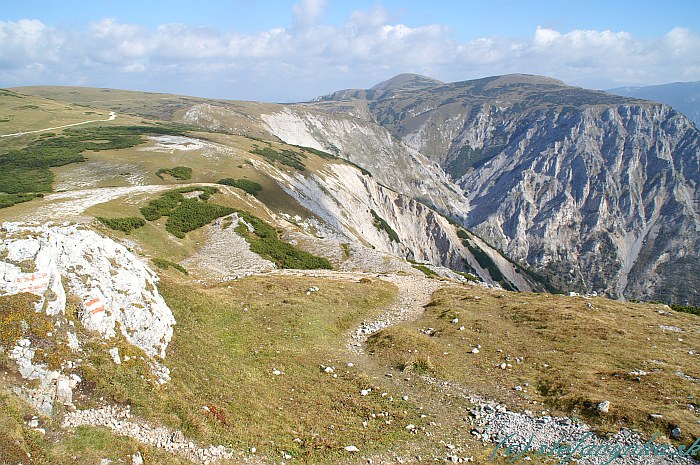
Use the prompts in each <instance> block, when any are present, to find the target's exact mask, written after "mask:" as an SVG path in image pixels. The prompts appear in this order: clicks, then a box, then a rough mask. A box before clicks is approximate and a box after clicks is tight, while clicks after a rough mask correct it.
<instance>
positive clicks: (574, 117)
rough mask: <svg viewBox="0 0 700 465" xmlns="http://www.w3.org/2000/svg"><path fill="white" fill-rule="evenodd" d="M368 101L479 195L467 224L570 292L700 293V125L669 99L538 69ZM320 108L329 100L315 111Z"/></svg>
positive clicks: (420, 85) (342, 100) (371, 96)
mask: <svg viewBox="0 0 700 465" xmlns="http://www.w3.org/2000/svg"><path fill="white" fill-rule="evenodd" d="M377 89H380V90H381V91H380V92H379V91H372V90H369V91H343V92H339V93H336V94H333V95H331V96H327V97H323V98H321V99H319V101H320V102H322V103H323V105H324V106H323V107H322V108H326V109H327V108H328V107H329V106H331V107H332V105H333V102H336V103H337V104H338V105H341V104H342V105H347V104H348V101H351V100H353V99H363V100H365V101H366V102H367V107H368V109H369V111H370V113H371V114H372V117H373V119H374V120H375V121H376V122H377V123H379V124H380V125H382V126H383V127H385V128H387V129H388V130H389V131H391V132H392V134H393V135H395V136H396V137H398V138H400V139H401V141H402V142H403V143H404V144H406V145H407V146H409V147H411V148H413V149H415V150H417V151H419V152H421V153H422V154H423V155H425V156H427V157H429V158H430V159H431V160H433V161H434V162H437V163H439V164H440V166H441V167H442V168H443V170H444V171H445V172H446V173H448V174H449V175H450V177H451V178H452V179H453V180H454V181H455V182H456V183H457V184H458V185H459V187H460V190H461V191H462V192H463V193H464V195H465V196H466V198H467V199H468V201H469V204H468V205H467V206H466V210H465V211H466V212H467V219H466V221H465V222H464V224H465V225H466V226H468V227H470V228H473V229H474V231H476V232H477V233H479V234H480V235H481V236H482V237H483V238H484V239H486V240H487V241H489V242H491V243H492V244H494V245H496V246H497V247H498V248H500V249H502V250H503V251H505V252H506V254H507V255H509V256H511V257H512V258H515V259H517V260H522V261H526V262H527V263H529V264H530V265H532V266H533V267H535V268H537V269H539V270H542V271H544V272H547V273H548V274H549V275H550V276H551V277H552V278H553V279H555V280H556V281H557V282H558V284H559V285H560V286H561V287H563V288H570V289H574V290H580V291H598V292H605V293H606V294H608V295H610V296H614V297H618V298H627V299H632V298H642V299H663V300H666V301H674V302H680V303H695V304H697V303H699V302H700V267H699V266H698V265H697V263H698V258H700V257H699V255H700V244H699V243H698V237H699V235H700V220H699V217H700V206H699V204H700V192H699V191H698V183H700V172H699V170H698V164H699V158H700V133H698V131H697V129H696V128H695V127H694V126H693V124H692V123H691V122H690V121H688V120H687V119H686V118H685V117H684V116H683V115H681V114H679V113H677V112H676V111H675V110H673V109H672V108H670V107H668V106H664V105H659V104H652V103H650V102H645V101H641V100H635V99H630V98H624V97H617V96H612V95H609V94H605V93H603V92H596V91H588V90H584V89H579V88H573V87H569V86H566V85H564V84H563V83H561V82H559V81H555V80H552V79H548V78H541V77H536V76H523V75H513V76H501V77H493V78H485V79H480V80H477V81H466V82H460V83H453V84H443V83H440V82H438V81H433V80H426V79H421V78H420V77H415V78H413V79H412V78H410V76H408V77H407V76H404V77H403V78H402V79H400V80H398V81H396V82H393V83H392V81H388V82H387V83H385V85H380V86H377ZM319 108H321V107H319Z"/></svg>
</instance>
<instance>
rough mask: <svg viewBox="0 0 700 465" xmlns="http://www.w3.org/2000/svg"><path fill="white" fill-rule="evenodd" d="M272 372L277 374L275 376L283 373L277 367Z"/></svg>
mask: <svg viewBox="0 0 700 465" xmlns="http://www.w3.org/2000/svg"><path fill="white" fill-rule="evenodd" d="M272 374H273V375H275V376H279V375H281V374H282V372H281V371H279V370H278V369H277V368H275V369H273V370H272Z"/></svg>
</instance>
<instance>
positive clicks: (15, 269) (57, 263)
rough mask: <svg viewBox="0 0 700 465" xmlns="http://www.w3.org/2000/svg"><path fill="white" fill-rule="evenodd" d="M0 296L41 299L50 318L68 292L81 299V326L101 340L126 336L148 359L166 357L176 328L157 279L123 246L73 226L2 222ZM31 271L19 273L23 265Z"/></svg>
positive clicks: (61, 306) (59, 311)
mask: <svg viewBox="0 0 700 465" xmlns="http://www.w3.org/2000/svg"><path fill="white" fill-rule="evenodd" d="M3 229H4V230H5V231H6V233H5V234H4V236H5V237H4V238H3V239H2V245H1V248H0V252H3V251H5V252H6V253H5V255H6V257H5V258H3V259H2V260H0V292H2V293H6V294H16V293H19V292H31V293H34V294H36V295H38V296H40V297H41V298H42V300H41V301H40V302H38V303H37V309H41V308H44V305H46V313H47V314H49V315H57V314H62V313H64V311H65V305H66V292H65V290H64V289H63V285H62V282H61V278H62V277H63V278H65V279H66V280H67V284H68V288H69V291H70V292H71V293H72V294H74V295H77V296H78V297H80V298H81V299H82V301H83V304H82V309H81V310H82V311H81V314H80V318H81V321H82V323H83V325H84V326H85V327H86V328H88V329H91V330H95V331H98V332H99V333H100V334H102V335H103V336H104V337H105V338H111V337H114V336H115V335H116V326H117V323H119V326H120V328H121V332H122V333H123V335H124V337H125V338H126V339H127V340H128V341H129V342H130V343H132V344H134V345H136V346H138V347H140V348H141V349H143V350H144V351H145V352H146V353H147V354H148V355H150V356H152V357H153V356H159V357H165V349H166V347H167V345H168V343H169V342H170V339H171V337H172V333H173V330H172V326H173V325H174V324H175V318H174V317H173V314H172V312H171V311H170V308H168V306H167V304H166V303H165V301H164V300H163V298H162V297H161V296H160V294H159V293H158V290H157V288H156V283H157V281H158V277H157V276H156V274H155V273H154V272H153V271H151V270H150V269H149V268H148V267H147V266H146V265H145V264H144V263H143V262H142V261H141V260H139V259H138V258H137V257H136V256H134V255H133V254H132V253H131V252H129V251H128V250H127V249H126V247H124V246H122V245H120V244H117V243H116V242H114V241H113V240H111V239H109V238H106V237H102V236H100V235H99V234H97V233H95V232H94V231H90V230H86V229H80V228H78V227H77V226H48V225H42V226H26V225H22V224H19V223H3ZM28 262H29V263H32V264H33V267H30V268H34V270H32V271H31V272H25V271H28V270H26V269H25V270H24V271H23V270H22V268H21V267H20V266H19V264H21V263H24V264H26V263H28Z"/></svg>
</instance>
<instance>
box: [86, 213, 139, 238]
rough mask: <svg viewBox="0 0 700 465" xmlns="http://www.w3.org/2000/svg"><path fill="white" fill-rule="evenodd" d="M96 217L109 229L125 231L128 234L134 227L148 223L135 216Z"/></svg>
mask: <svg viewBox="0 0 700 465" xmlns="http://www.w3.org/2000/svg"><path fill="white" fill-rule="evenodd" d="M96 219H97V220H98V221H99V222H100V223H102V224H104V225H105V226H107V227H108V228H109V229H113V230H115V231H123V232H124V233H126V234H130V233H131V231H133V230H134V229H137V228H141V227H143V226H145V225H146V222H145V221H144V220H143V219H141V218H137V217H135V216H129V217H125V218H105V217H102V216H97V217H96Z"/></svg>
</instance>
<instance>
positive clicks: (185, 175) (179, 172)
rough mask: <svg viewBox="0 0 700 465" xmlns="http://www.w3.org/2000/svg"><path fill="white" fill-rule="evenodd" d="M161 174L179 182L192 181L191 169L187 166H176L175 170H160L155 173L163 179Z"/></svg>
mask: <svg viewBox="0 0 700 465" xmlns="http://www.w3.org/2000/svg"><path fill="white" fill-rule="evenodd" d="M163 174H169V175H170V176H172V177H174V178H175V179H179V180H181V181H184V180H187V179H192V168H190V167H189V166H176V167H175V168H160V169H159V170H158V171H156V176H158V177H159V178H160V179H163Z"/></svg>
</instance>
